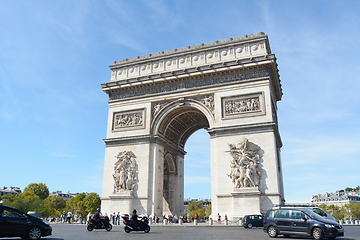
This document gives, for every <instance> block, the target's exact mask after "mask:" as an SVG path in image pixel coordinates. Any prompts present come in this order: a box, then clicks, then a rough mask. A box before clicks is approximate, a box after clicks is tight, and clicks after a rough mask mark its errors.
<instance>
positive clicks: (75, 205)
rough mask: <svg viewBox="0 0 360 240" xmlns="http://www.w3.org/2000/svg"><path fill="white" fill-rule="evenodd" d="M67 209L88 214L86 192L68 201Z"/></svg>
mask: <svg viewBox="0 0 360 240" xmlns="http://www.w3.org/2000/svg"><path fill="white" fill-rule="evenodd" d="M66 210H67V211H71V212H72V213H74V214H75V213H78V214H81V215H82V216H86V215H87V212H86V203H85V194H83V193H80V194H78V195H76V196H75V197H72V198H70V199H69V200H67V201H66Z"/></svg>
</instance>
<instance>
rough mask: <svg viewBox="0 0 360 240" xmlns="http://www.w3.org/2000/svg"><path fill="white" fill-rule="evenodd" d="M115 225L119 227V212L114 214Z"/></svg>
mask: <svg viewBox="0 0 360 240" xmlns="http://www.w3.org/2000/svg"><path fill="white" fill-rule="evenodd" d="M116 225H120V212H118V213H117V214H116Z"/></svg>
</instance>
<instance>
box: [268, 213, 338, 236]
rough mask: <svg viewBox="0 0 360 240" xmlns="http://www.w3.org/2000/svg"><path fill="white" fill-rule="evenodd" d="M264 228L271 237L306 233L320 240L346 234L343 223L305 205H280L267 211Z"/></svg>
mask: <svg viewBox="0 0 360 240" xmlns="http://www.w3.org/2000/svg"><path fill="white" fill-rule="evenodd" d="M263 229H264V232H267V233H268V235H269V237H271V238H275V237H277V236H278V235H284V236H285V237H289V236H290V235H305V236H312V237H313V238H315V239H316V240H320V239H322V238H323V237H328V238H330V239H335V238H336V237H338V236H344V228H343V227H342V226H341V224H339V223H337V222H335V221H331V220H328V219H326V218H323V217H321V216H320V215H318V214H317V213H315V212H314V211H312V210H311V209H308V208H304V207H299V208H289V207H284V208H281V207H280V208H274V209H271V210H269V211H267V212H266V214H265V217H264V228H263Z"/></svg>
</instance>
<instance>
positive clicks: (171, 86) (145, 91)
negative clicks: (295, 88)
mask: <svg viewBox="0 0 360 240" xmlns="http://www.w3.org/2000/svg"><path fill="white" fill-rule="evenodd" d="M268 76H269V70H268V69H263V70H258V71H253V72H244V73H239V74H234V75H226V76H221V77H213V78H201V79H195V80H191V81H183V82H173V83H168V84H166V85H158V86H149V87H146V88H145V87H144V88H138V89H134V90H127V91H120V92H113V93H109V100H110V101H111V100H117V99H124V98H130V97H138V96H146V95H151V94H157V93H165V92H173V91H179V90H190V89H193V88H197V87H204V86H212V85H217V84H224V83H232V82H237V81H242V80H247V79H254V78H261V77H268Z"/></svg>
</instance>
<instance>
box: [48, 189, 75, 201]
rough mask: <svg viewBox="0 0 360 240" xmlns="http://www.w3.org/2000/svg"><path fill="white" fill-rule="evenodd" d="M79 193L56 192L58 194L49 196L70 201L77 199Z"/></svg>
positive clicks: (53, 193) (54, 193)
mask: <svg viewBox="0 0 360 240" xmlns="http://www.w3.org/2000/svg"><path fill="white" fill-rule="evenodd" d="M78 194H79V193H70V192H67V193H66V192H62V191H56V192H52V193H50V194H49V195H50V196H58V197H62V198H63V199H64V200H65V201H67V200H69V199H70V198H72V197H75V196H76V195H78Z"/></svg>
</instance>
